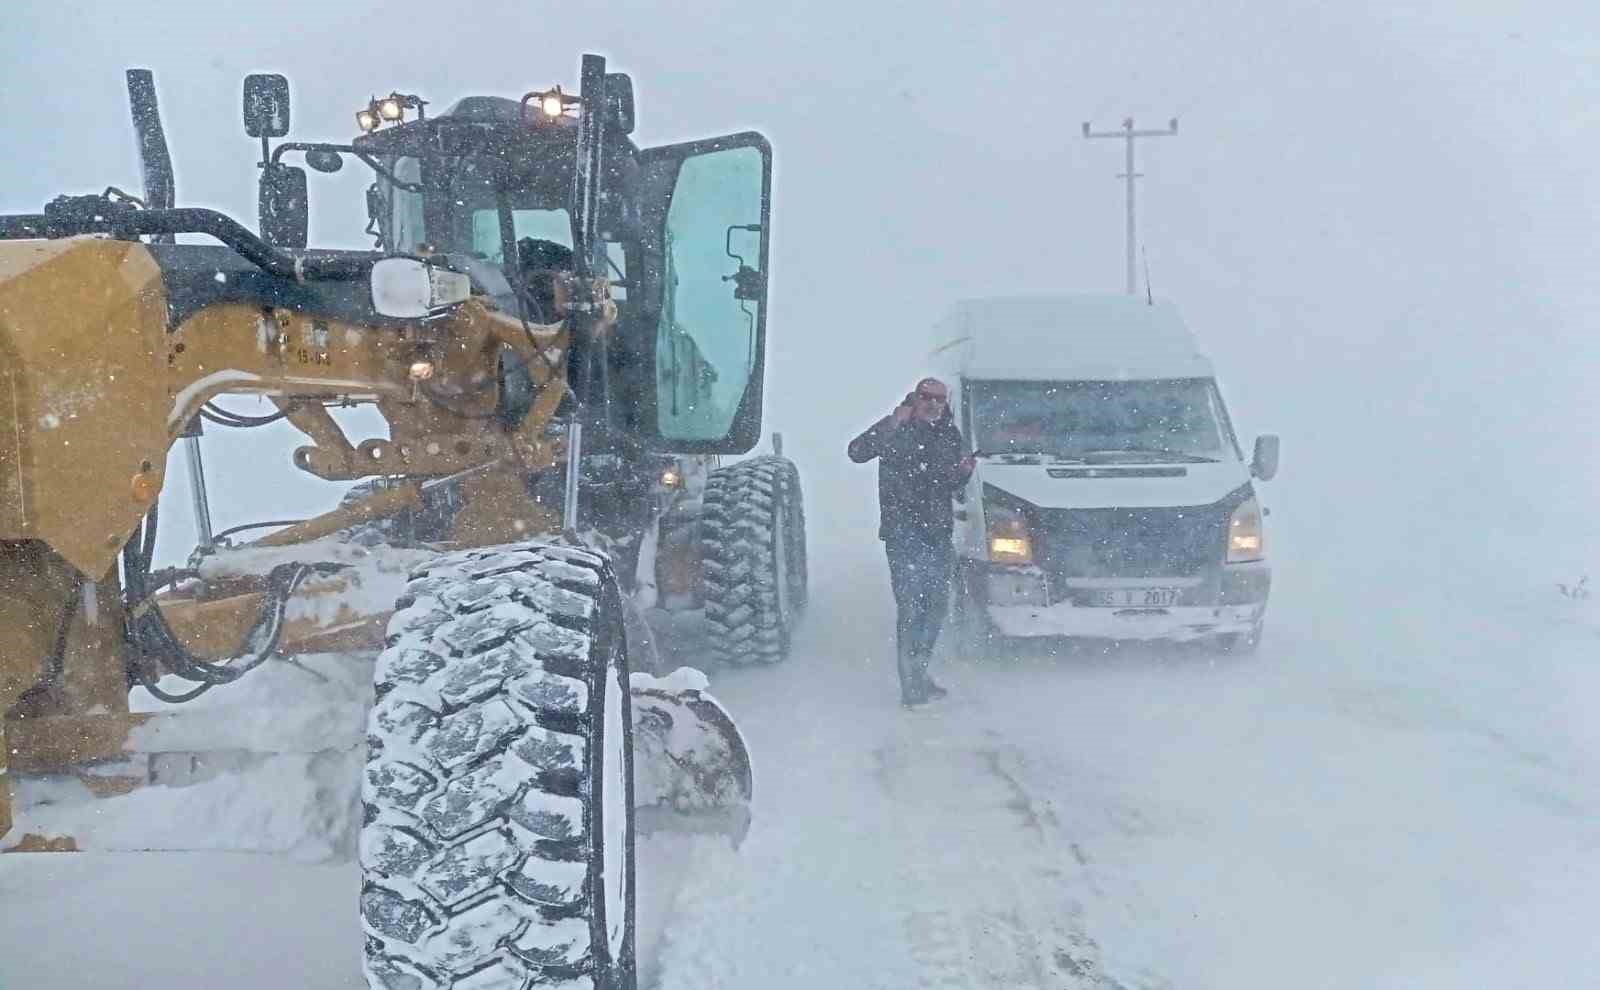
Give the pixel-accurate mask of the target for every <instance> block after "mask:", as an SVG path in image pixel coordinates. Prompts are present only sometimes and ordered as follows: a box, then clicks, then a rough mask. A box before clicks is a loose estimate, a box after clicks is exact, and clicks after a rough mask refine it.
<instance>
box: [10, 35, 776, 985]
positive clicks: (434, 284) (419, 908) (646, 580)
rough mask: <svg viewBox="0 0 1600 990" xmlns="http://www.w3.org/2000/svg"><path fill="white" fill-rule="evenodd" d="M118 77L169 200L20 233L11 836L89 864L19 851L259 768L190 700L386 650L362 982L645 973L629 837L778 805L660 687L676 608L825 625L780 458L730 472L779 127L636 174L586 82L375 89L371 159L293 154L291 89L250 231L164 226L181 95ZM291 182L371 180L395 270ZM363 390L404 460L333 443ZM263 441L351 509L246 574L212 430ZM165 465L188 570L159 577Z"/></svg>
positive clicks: (527, 981)
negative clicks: (667, 613)
mask: <svg viewBox="0 0 1600 990" xmlns="http://www.w3.org/2000/svg"><path fill="white" fill-rule="evenodd" d="M128 84H129V94H130V101H131V104H132V108H133V115H134V123H135V131H136V133H137V135H138V138H139V150H140V155H141V162H142V165H143V171H144V176H143V178H144V195H143V196H141V197H134V196H131V195H128V194H124V193H121V192H119V191H117V190H115V189H108V190H107V191H106V192H105V193H103V194H95V195H72V196H62V197H60V198H58V199H56V200H54V201H53V202H51V203H50V204H48V205H47V206H45V208H44V210H43V212H41V213H29V214H12V215H5V216H0V644H3V645H0V716H3V719H0V734H3V746H0V847H3V848H6V849H8V850H10V851H40V852H42V851H58V850H59V851H66V850H73V849H78V848H91V847H92V845H93V844H92V842H86V841H85V840H83V838H82V837H79V836H75V835H71V834H55V833H51V832H49V831H39V830H35V829H32V828H30V826H29V819H28V814H27V809H26V808H25V807H22V806H21V805H20V804H18V806H17V808H16V809H13V804H14V803H15V802H13V800H12V792H13V790H14V788H13V786H12V785H13V784H21V783H24V782H27V781H31V780H36V779H55V780H69V781H73V782H75V784H77V785H80V786H81V787H82V788H84V789H86V790H87V791H88V792H91V793H92V794H93V795H96V796H99V797H110V796H113V795H118V794H124V793H128V792H129V791H132V790H134V789H137V788H144V787H149V786H152V785H160V784H163V783H171V782H178V781H177V780H176V777H175V776H171V775H170V771H171V769H172V768H173V767H174V766H176V765H178V764H179V763H183V764H184V765H187V766H191V767H192V766H193V765H194V763H195V762H196V761H201V762H203V760H204V757H205V754H204V752H203V750H205V749H206V748H208V747H215V748H217V749H219V750H230V749H238V748H248V747H249V746H251V745H254V744H256V743H258V742H259V733H256V732H255V731H254V730H252V732H251V733H248V734H249V735H250V738H249V739H241V738H230V737H229V736H228V733H229V731H234V732H236V733H238V734H239V735H241V736H242V735H246V734H247V733H244V731H243V729H242V728H240V727H238V726H231V727H230V726H228V725H222V726H218V725H216V724H215V723H216V721H217V720H215V719H213V720H212V724H211V725H210V727H209V729H207V730H205V731H197V730H196V729H195V728H194V718H193V716H194V714H195V713H194V712H193V711H192V710H191V709H187V708H183V707H181V704H182V703H183V702H186V701H189V700H191V699H194V698H197V697H199V696H200V695H202V694H204V693H206V692H208V691H211V690H213V689H215V690H217V691H227V690H228V689H229V685H231V684H234V683H235V682H238V681H240V680H241V679H244V678H248V677H250V676H251V672H252V670H254V669H256V668H258V667H259V666H260V665H262V664H264V663H268V662H270V661H274V660H280V659H283V658H292V657H295V656H300V655H308V654H315V653H330V652H349V651H361V650H367V651H370V652H372V653H377V660H376V666H375V673H374V683H373V688H374V689H373V692H372V695H373V699H374V700H373V702H372V704H371V705H370V707H369V708H366V709H365V710H364V711H362V712H361V713H360V714H359V716H358V724H357V725H356V727H355V728H354V730H353V731H352V733H351V736H352V739H351V740H350V742H349V745H350V746H351V747H352V748H354V747H360V750H361V751H364V752H365V761H364V762H365V766H364V773H363V775H362V779H361V781H360V784H359V788H360V800H361V804H362V816H361V817H362V824H361V826H360V836H359V852H358V855H359V859H360V865H361V870H362V883H361V889H360V891H359V896H358V894H357V892H356V891H352V900H353V902H354V901H358V902H359V910H360V916H361V924H362V932H363V935H364V942H365V946H366V950H365V972H366V975H367V979H368V981H369V983H370V985H371V986H374V987H410V988H432V987H440V988H443V987H457V986H467V985H470V986H472V987H477V988H487V987H500V986H505V987H523V986H529V985H534V984H538V985H544V984H545V983H559V984H561V985H568V984H569V983H570V985H574V986H580V985H581V986H585V987H590V986H592V987H631V986H633V985H635V982H636V980H637V959H636V953H635V889H634V879H635V863H634V858H635V841H634V840H635V828H636V825H637V826H638V827H639V828H641V829H648V828H651V827H656V826H655V825H652V824H651V823H656V825H659V827H663V828H672V827H678V826H681V827H687V828H691V829H694V828H704V827H711V828H726V829H733V830H735V831H737V830H738V828H739V822H740V821H741V820H742V819H743V817H744V816H745V815H746V814H747V812H746V811H745V809H746V808H747V805H748V801H749V798H750V791H751V774H750V764H749V757H748V754H747V752H746V750H745V745H744V742H743V741H742V739H741V738H740V735H739V733H738V730H737V729H736V728H735V727H734V724H733V722H732V720H731V719H730V718H729V717H728V715H727V713H726V712H725V711H723V710H722V708H721V707H720V706H719V705H718V704H717V703H716V701H715V700H714V699H713V698H711V697H710V696H709V695H708V694H706V693H705V691H704V690H703V689H704V686H705V682H704V679H703V678H699V677H697V676H695V674H694V672H692V671H679V672H677V673H675V674H673V675H670V676H664V677H654V676H651V675H652V674H658V673H662V672H663V671H662V670H660V669H657V668H656V667H655V661H654V660H653V659H651V657H653V655H654V650H653V642H652V641H653V638H654V637H653V636H652V635H651V634H650V632H649V623H650V618H649V616H650V615H652V614H654V613H655V612H659V611H661V610H668V609H674V608H676V609H703V611H704V620H705V623H706V624H707V626H708V627H709V630H708V631H709V633H710V635H709V636H708V637H707V639H708V640H709V641H710V642H711V643H712V644H713V646H714V650H715V652H716V653H717V655H719V656H720V657H721V658H722V659H724V660H728V661H732V662H747V661H757V662H771V661H775V660H779V659H782V658H783V656H784V655H786V653H787V651H788V636H789V630H790V628H791V626H792V624H793V622H794V620H795V616H796V614H797V613H798V611H799V609H800V607H801V605H802V604H803V602H804V597H805V531H804V515H803V511H802V508H801V503H800V490H799V477H798V474H797V472H796V471H795V469H794V465H793V464H792V463H791V462H789V461H787V460H786V459H784V458H782V457H781V456H778V455H776V454H775V455H772V456H761V457H754V458H749V459H745V460H741V461H738V462H736V463H733V464H729V465H726V466H722V465H720V460H719V459H720V457H721V456H722V455H729V454H742V453H747V452H749V451H750V450H752V449H753V448H754V446H755V445H756V443H757V441H758V438H759V437H760V436H761V421H762V398H763V396H762V377H763V367H764V362H765V355H766V317H767V302H766V296H767V292H766V286H767V260H768V245H769V241H770V226H769V207H770V200H771V174H772V173H771V150H770V148H769V145H768V143H767V141H766V140H765V139H764V138H763V137H761V135H759V134H756V133H740V134H733V135H729V136H725V137H718V138H712V139H708V140H699V141H693V142H690V143H686V144H674V145H667V146H663V147H651V148H639V147H637V146H636V145H635V144H634V143H633V141H632V140H631V138H630V137H629V135H630V134H631V132H632V130H633V123H634V99H633V88H632V83H631V81H630V80H629V78H628V77H627V76H626V75H623V74H620V73H614V72H608V71H607V68H606V64H605V60H604V59H603V58H601V57H599V56H595V55H587V56H584V58H583V60H582V66H581V81H580V85H579V87H578V89H577V91H576V92H575V93H566V92H563V91H562V90H561V89H560V88H559V87H557V88H553V89H550V90H548V91H534V92H530V93H527V94H526V95H524V96H522V98H521V99H509V98H500V97H481V96H480V97H467V98H464V99H461V100H460V101H459V102H457V103H456V104H455V105H454V106H452V107H451V108H450V109H449V110H448V111H446V112H443V113H436V114H430V113H428V108H429V104H428V103H427V101H425V100H423V99H421V98H420V97H418V96H416V95H411V94H405V93H399V92H395V93H393V94H391V95H390V96H387V97H381V98H376V99H373V100H371V101H370V102H369V103H368V104H367V105H365V106H364V107H362V108H361V109H360V111H359V112H358V113H357V115H356V118H357V119H356V125H357V129H358V130H359V132H360V133H359V134H358V135H357V136H356V137H354V138H353V139H352V140H350V141H348V142H344V143H312V142H296V141H282V140H279V139H282V138H284V137H285V136H286V134H287V132H288V128H289V119H290V100H289V86H288V82H287V80H285V79H284V78H283V77H282V76H277V75H255V76H250V77H248V78H247V79H246V80H245V86H244V94H243V95H244V124H245V129H246V132H247V133H248V134H249V135H250V136H251V137H252V138H259V139H260V142H261V155H262V158H261V163H260V168H261V179H260V190H259V193H260V199H259V202H260V217H259V230H258V231H252V230H249V229H247V228H246V227H244V226H243V225H241V224H240V223H238V222H236V221H235V220H233V219H231V218H229V217H228V216H226V215H224V214H222V213H219V212H215V211H212V210H207V209H196V208H180V207H176V206H175V205H174V197H173V186H174V183H173V173H172V167H171V162H170V158H169V156H168V153H167V149H166V141H165V137H164V135H163V131H162V127H161V123H160V118H159V113H158V109H157V104H156V99H155V88H154V81H153V79H152V77H151V76H150V74H149V73H148V72H145V71H143V70H130V71H129V73H128ZM275 140H276V141H278V143H277V144H276V145H274V144H273V142H274V141H275ZM295 156H300V157H302V158H303V160H304V162H305V164H306V165H307V166H309V167H310V168H312V169H314V170H317V171H321V172H332V171H337V170H339V169H340V168H342V167H344V166H345V165H346V164H347V163H350V162H354V163H357V167H361V168H366V169H370V171H371V173H372V184H371V187H370V188H369V190H368V194H367V208H368V214H369V220H370V223H369V227H368V231H367V232H368V233H369V234H371V235H373V236H374V238H375V242H376V243H375V247H374V249H373V250H370V251H347V250H338V251H335V250H311V249H308V248H307V230H308V215H309V208H308V183H307V172H306V171H305V169H304V168H301V167H299V166H297V165H294V164H291V162H292V160H293V159H294V157H295ZM178 235H203V236H204V237H205V238H207V239H208V241H215V242H217V243H209V242H196V241H195V240H194V237H193V236H188V237H186V238H185V242H183V243H179V242H178V241H177V237H178ZM226 396H254V397H257V401H258V402H261V403H270V406H265V408H264V409H263V410H262V412H263V414H262V415H254V414H251V415H246V414H244V413H241V412H239V411H238V407H237V406H235V407H233V408H229V407H228V406H226V405H225V404H223V403H220V402H219V401H218V400H219V399H220V398H222V397H226ZM351 405H367V406H370V407H373V408H375V409H376V411H377V412H378V413H379V414H380V415H381V417H382V419H383V420H384V421H385V422H386V423H387V427H388V429H387V435H385V436H378V437H369V438H352V437H351V436H350V435H348V432H347V427H346V425H345V424H344V423H343V422H341V416H340V414H339V409H340V407H344V406H351ZM278 420H283V421H287V423H289V424H291V425H292V426H293V427H295V428H296V429H297V430H299V431H300V432H301V433H303V434H304V435H305V437H306V443H305V445H303V446H301V447H299V448H298V449H297V450H296V451H295V452H294V454H293V458H292V460H293V465H294V467H295V468H297V469H299V470H301V471H305V472H308V473H309V474H311V475H313V476H315V477H317V478H321V479H326V480H328V481H335V482H352V483H354V484H352V485H351V486H350V487H349V489H348V493H347V494H346V495H345V497H344V499H343V501H342V502H340V504H339V505H338V506H337V507H336V508H334V509H332V511H330V512H328V513H326V514H325V515H322V516H319V517H316V518H312V519H305V520H300V521H296V522H293V523H292V524H284V523H282V522H281V521H279V522H278V523H275V524H273V525H275V526H276V529H275V530H274V531H272V532H271V533H270V535H268V536H265V537H262V538H260V539H257V540H256V541H254V542H253V543H248V544H242V545H241V544H240V543H238V542H237V533H213V532H212V530H211V525H210V516H209V506H208V502H207V496H206V491H205V485H204V473H203V470H202V464H201V461H200V458H199V444H200V441H199V439H198V437H199V436H200V435H201V434H202V433H206V434H207V435H209V433H210V432H214V431H217V430H225V429H233V428H249V427H254V426H259V425H263V424H264V423H268V422H274V421H278ZM180 443H181V444H183V445H186V446H187V447H188V452H189V454H190V461H189V466H190V471H189V474H190V484H191V491H190V493H189V494H190V496H191V498H192V501H193V506H194V510H195V520H196V526H197V528H198V530H199V543H200V546H199V547H198V549H197V550H196V553H195V554H194V555H193V556H191V557H190V558H189V560H187V561H185V562H180V563H178V564H174V565H172V566H165V567H163V566H157V565H158V561H157V560H156V532H157V521H158V505H159V503H160V499H161V495H162V493H163V489H164V487H165V486H164V482H165V480H166V469H167V463H168V457H169V453H170V452H172V451H173V449H174V448H175V446H177V445H179V444H180ZM261 482H262V484H263V486H266V485H270V478H269V477H267V476H266V475H265V474H264V475H263V477H262V479H261ZM263 528H266V527H263ZM229 537H234V539H230V538H229ZM373 560H388V561H390V562H391V563H392V562H393V561H399V562H400V563H401V564H402V565H403V566H402V567H400V569H399V571H398V577H393V574H394V573H395V568H394V567H392V566H391V567H390V568H389V569H388V571H387V572H385V571H384V570H383V569H382V568H377V569H375V568H373V567H372V566H370V564H371V562H372V561H373ZM630 661H632V662H633V663H634V664H635V665H642V666H645V667H646V668H648V672H633V673H630ZM140 692H144V695H145V696H153V697H154V698H157V699H160V701H161V702H163V703H164V704H162V705H159V706H154V705H152V706H145V707H149V708H152V709H154V710H145V711H133V710H130V693H132V694H133V695H134V696H136V697H141V695H140V694H139V693H140ZM266 721H267V722H269V723H270V722H272V719H268V720H266ZM257 728H259V726H257ZM219 733H220V735H219ZM164 773H166V774H169V777H170V779H168V778H164V777H163V774H164ZM14 810H15V812H16V813H15V817H14V816H13V811H14ZM707 823H709V826H708V824H707Z"/></svg>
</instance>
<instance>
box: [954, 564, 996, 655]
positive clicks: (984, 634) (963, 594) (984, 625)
mask: <svg viewBox="0 0 1600 990" xmlns="http://www.w3.org/2000/svg"><path fill="white" fill-rule="evenodd" d="M955 590H956V593H955V595H954V596H952V597H953V598H954V599H955V607H954V608H953V609H951V614H950V625H951V627H952V628H951V630H950V632H951V633H952V634H953V637H952V638H953V639H954V640H955V652H956V656H957V657H958V658H959V659H961V660H964V661H966V662H967V663H983V662H985V661H987V660H990V659H992V658H993V656H994V654H995V649H996V647H997V646H999V645H1000V640H1001V637H1000V635H999V633H997V632H996V631H995V628H994V624H993V623H991V622H990V621H989V616H988V615H987V614H985V612H984V607H983V603H982V602H980V601H978V600H977V598H976V596H974V595H973V594H972V592H971V590H970V589H969V588H968V587H967V579H966V577H965V576H964V575H961V574H959V572H958V575H957V577H956V589H955Z"/></svg>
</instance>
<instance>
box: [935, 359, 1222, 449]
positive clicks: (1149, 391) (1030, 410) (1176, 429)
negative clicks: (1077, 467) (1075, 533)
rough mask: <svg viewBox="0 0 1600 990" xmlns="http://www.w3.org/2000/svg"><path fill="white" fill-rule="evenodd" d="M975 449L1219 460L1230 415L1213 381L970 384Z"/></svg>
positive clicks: (982, 382)
mask: <svg viewBox="0 0 1600 990" xmlns="http://www.w3.org/2000/svg"><path fill="white" fill-rule="evenodd" d="M967 390H968V391H967V394H968V396H969V401H970V403H971V416H972V419H971V427H972V433H973V440H974V448H975V449H977V450H981V451H984V452H986V453H995V454H1006V453H1010V454H1053V455H1057V456H1062V457H1081V456H1084V455H1086V454H1090V453H1101V452H1107V451H1119V452H1127V453H1128V454H1129V455H1150V456H1159V455H1163V454H1178V455H1185V456H1189V457H1204V458H1208V459H1214V458H1219V457H1221V456H1222V453H1223V450H1224V446H1223V444H1224V438H1223V429H1224V423H1225V418H1224V416H1223V414H1222V412H1221V399H1220V397H1219V396H1218V395H1217V389H1216V384H1215V383H1214V382H1213V381H1212V380H1211V379H1209V378H1175V379H1163V380H1157V381H1072V382H1018V381H974V382H969V383H968V384H967Z"/></svg>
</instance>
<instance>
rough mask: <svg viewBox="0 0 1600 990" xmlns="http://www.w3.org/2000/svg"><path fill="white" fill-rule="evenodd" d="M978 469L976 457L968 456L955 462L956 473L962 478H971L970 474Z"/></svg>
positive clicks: (973, 455)
mask: <svg viewBox="0 0 1600 990" xmlns="http://www.w3.org/2000/svg"><path fill="white" fill-rule="evenodd" d="M977 467H978V455H977V454H968V455H967V456H965V457H963V458H961V460H959V461H957V462H956V473H957V474H959V475H961V477H962V478H970V477H972V472H973V471H974V470H976V469H977Z"/></svg>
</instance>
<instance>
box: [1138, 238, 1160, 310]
mask: <svg viewBox="0 0 1600 990" xmlns="http://www.w3.org/2000/svg"><path fill="white" fill-rule="evenodd" d="M1139 257H1141V258H1143V259H1144V304H1145V305H1146V306H1154V305H1155V304H1156V297H1155V294H1154V293H1153V292H1152V291H1151V289H1150V255H1149V254H1147V253H1145V249H1144V245H1143V244H1141V245H1139Z"/></svg>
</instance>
